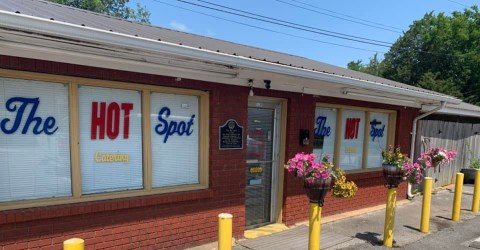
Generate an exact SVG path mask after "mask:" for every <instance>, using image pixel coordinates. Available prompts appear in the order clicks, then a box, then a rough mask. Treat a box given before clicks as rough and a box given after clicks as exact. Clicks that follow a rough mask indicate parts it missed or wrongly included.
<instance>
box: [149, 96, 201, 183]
mask: <svg viewBox="0 0 480 250" xmlns="http://www.w3.org/2000/svg"><path fill="white" fill-rule="evenodd" d="M150 111H151V113H152V114H151V116H150V117H151V129H152V133H151V134H152V172H153V174H152V175H153V176H152V182H153V183H152V185H153V187H165V186H175V185H185V184H196V183H199V179H198V171H199V162H198V148H199V144H198V143H199V125H198V120H199V98H198V97H197V96H187V95H175V94H164V93H152V95H151V106H150Z"/></svg>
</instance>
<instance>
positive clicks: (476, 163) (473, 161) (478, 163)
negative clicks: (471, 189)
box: [470, 158, 480, 169]
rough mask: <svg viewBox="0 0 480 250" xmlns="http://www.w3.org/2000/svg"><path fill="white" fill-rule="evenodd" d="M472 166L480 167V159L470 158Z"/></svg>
mask: <svg viewBox="0 0 480 250" xmlns="http://www.w3.org/2000/svg"><path fill="white" fill-rule="evenodd" d="M470 167H472V168H475V169H480V159H479V158H472V159H470Z"/></svg>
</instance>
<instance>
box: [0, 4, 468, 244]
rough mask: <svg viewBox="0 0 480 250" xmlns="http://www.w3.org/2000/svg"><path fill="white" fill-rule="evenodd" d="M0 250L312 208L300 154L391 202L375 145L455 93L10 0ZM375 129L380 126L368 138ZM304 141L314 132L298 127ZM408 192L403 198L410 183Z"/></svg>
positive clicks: (140, 236)
mask: <svg viewBox="0 0 480 250" xmlns="http://www.w3.org/2000/svg"><path fill="white" fill-rule="evenodd" d="M0 20H2V22H0V81H1V83H0V93H2V95H0V129H1V131H0V246H2V247H3V248H4V249H22V248H36V247H38V248H40V247H50V248H53V249H59V248H60V247H61V243H62V242H63V241H64V240H65V239H68V238H71V237H80V238H83V239H85V241H86V245H87V248H92V249H93V248H95V249H97V248H98V249H103V248H108V247H124V248H177V249H178V248H185V247H189V246H195V245H200V244H203V243H207V242H211V241H215V240H216V235H217V231H216V230H217V215H218V214H219V213H222V212H227V213H231V214H233V216H234V224H233V225H234V229H233V234H234V237H236V238H241V237H242V235H243V232H244V230H245V229H246V228H252V227H257V226H259V225H265V224H269V223H275V222H280V223H285V224H287V225H292V224H294V223H297V222H301V221H304V220H306V219H307V217H308V200H307V198H306V196H305V194H304V190H303V183H302V181H301V180H299V179H296V178H294V177H293V176H292V175H288V174H287V173H286V171H285V170H284V168H283V164H284V163H285V162H286V159H288V158H290V157H292V156H293V155H294V154H295V153H297V152H311V151H313V152H315V153H317V154H319V155H322V154H333V155H334V157H333V159H334V162H335V163H336V164H337V165H340V166H341V167H342V168H343V169H346V170H347V175H348V178H349V179H351V180H354V181H355V182H356V183H357V185H358V187H359V191H358V194H357V196H356V197H355V198H353V199H352V200H338V199H333V198H331V197H328V198H327V199H326V201H325V206H324V208H323V215H332V214H337V213H342V212H346V211H352V210H356V209H360V208H365V207H369V206H374V205H378V204H382V203H384V202H385V198H386V189H385V187H384V181H383V176H382V172H381V158H380V151H381V149H382V148H384V147H385V146H386V145H388V144H395V145H399V146H401V147H402V149H404V151H405V152H406V153H408V150H409V148H410V143H411V130H412V122H413V120H414V118H415V117H416V116H417V115H418V113H419V111H420V108H421V106H422V104H430V105H437V106H438V105H439V104H440V103H441V102H446V103H451V104H455V103H459V100H457V99H455V98H453V97H450V96H446V95H443V94H439V93H436V92H432V91H427V90H424V89H420V88H415V87H412V86H408V85H405V84H402V83H398V82H393V81H390V80H387V79H383V78H379V77H375V76H371V75H367V74H363V73H359V72H354V71H350V70H347V69H343V68H340V67H335V66H332V65H328V64H324V63H321V62H316V61H312V60H309V59H306V58H301V57H297V56H292V55H286V54H282V53H279V52H274V51H268V50H263V49H258V48H253V47H249V46H244V45H240V44H234V43H230V42H225V41H220V40H216V39H212V38H208V37H202V36H197V35H193V34H188V33H183V32H178V31H173V30H168V29H164V28H160V27H154V26H150V25H145V24H138V23H132V22H129V21H125V20H121V19H117V18H113V17H108V16H104V15H100V14H96V13H91V12H88V11H83V10H78V9H74V8H70V7H65V6H61V5H57V4H53V3H49V2H44V1H33V0H26V1H15V0H4V1H1V2H0ZM372 131H377V132H375V133H373V132H372ZM305 135H307V136H306V137H305V138H302V136H305ZM398 193H399V194H400V195H399V197H398V199H404V198H405V197H406V185H405V184H402V185H401V186H400V188H399V192H398Z"/></svg>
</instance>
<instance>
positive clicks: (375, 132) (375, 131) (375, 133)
mask: <svg viewBox="0 0 480 250" xmlns="http://www.w3.org/2000/svg"><path fill="white" fill-rule="evenodd" d="M370 125H371V130H370V136H371V137H372V141H375V138H376V137H379V138H382V137H383V131H385V124H384V125H383V126H381V127H377V125H382V122H381V121H377V119H373V121H371V122H370Z"/></svg>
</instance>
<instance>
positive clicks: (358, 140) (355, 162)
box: [339, 110, 365, 170]
mask: <svg viewBox="0 0 480 250" xmlns="http://www.w3.org/2000/svg"><path fill="white" fill-rule="evenodd" d="M364 133H365V112H364V111H356V110H344V111H343V116H342V130H341V135H342V137H341V140H340V152H339V153H340V167H341V168H342V169H344V170H351V169H362V160H363V140H364V138H365V136H364Z"/></svg>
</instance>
